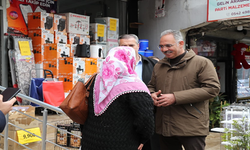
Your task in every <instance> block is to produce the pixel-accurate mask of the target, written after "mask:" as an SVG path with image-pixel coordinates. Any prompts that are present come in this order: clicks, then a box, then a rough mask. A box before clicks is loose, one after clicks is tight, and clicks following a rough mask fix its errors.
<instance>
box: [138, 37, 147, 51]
mask: <svg viewBox="0 0 250 150" xmlns="http://www.w3.org/2000/svg"><path fill="white" fill-rule="evenodd" d="M139 42H140V50H143V51H144V50H146V49H148V40H139Z"/></svg>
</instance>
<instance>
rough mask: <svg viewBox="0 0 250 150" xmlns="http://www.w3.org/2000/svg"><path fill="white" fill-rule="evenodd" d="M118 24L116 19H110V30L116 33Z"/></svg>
mask: <svg viewBox="0 0 250 150" xmlns="http://www.w3.org/2000/svg"><path fill="white" fill-rule="evenodd" d="M116 22H117V20H116V19H110V20H109V29H110V30H111V31H116Z"/></svg>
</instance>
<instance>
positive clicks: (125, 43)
mask: <svg viewBox="0 0 250 150" xmlns="http://www.w3.org/2000/svg"><path fill="white" fill-rule="evenodd" d="M119 46H129V47H131V48H133V49H134V50H135V53H136V55H138V50H139V44H137V43H136V41H135V39H134V38H130V39H120V45H119Z"/></svg>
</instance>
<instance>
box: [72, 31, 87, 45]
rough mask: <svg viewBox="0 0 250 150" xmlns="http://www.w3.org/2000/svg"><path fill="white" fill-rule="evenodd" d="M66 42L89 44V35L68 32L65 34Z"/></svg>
mask: <svg viewBox="0 0 250 150" xmlns="http://www.w3.org/2000/svg"><path fill="white" fill-rule="evenodd" d="M67 42H68V44H84V43H86V44H88V45H89V44H90V36H89V35H82V34H75V33H68V35H67Z"/></svg>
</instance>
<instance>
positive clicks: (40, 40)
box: [28, 29, 54, 46]
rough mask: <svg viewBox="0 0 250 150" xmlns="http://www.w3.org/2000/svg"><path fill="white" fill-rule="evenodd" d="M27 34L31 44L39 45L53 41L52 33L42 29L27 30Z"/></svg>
mask: <svg viewBox="0 0 250 150" xmlns="http://www.w3.org/2000/svg"><path fill="white" fill-rule="evenodd" d="M28 36H29V37H30V38H31V39H32V44H33V46H41V45H43V44H45V43H54V33H50V32H49V31H47V30H44V29H32V30H29V31H28Z"/></svg>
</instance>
